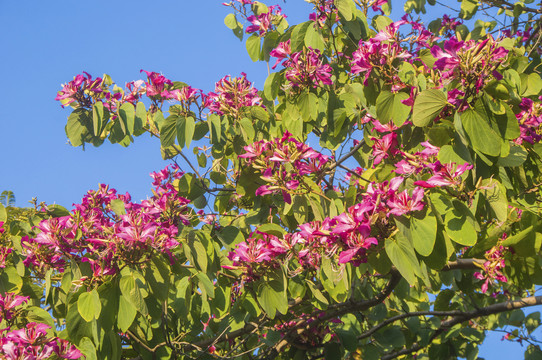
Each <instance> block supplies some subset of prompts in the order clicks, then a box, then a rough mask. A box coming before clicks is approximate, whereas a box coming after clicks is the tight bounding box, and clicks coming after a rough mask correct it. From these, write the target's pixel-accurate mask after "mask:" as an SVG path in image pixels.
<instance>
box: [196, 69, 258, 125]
mask: <svg viewBox="0 0 542 360" xmlns="http://www.w3.org/2000/svg"><path fill="white" fill-rule="evenodd" d="M241 75H242V76H241V77H236V78H232V77H231V76H229V75H228V76H225V77H224V78H222V79H220V80H219V81H218V82H217V83H216V85H215V91H214V92H210V93H209V94H207V97H206V98H205V105H206V106H207V107H208V108H209V110H210V111H211V112H213V113H215V114H219V115H232V116H235V117H237V116H238V115H239V111H240V110H241V108H243V107H245V106H262V105H261V101H262V99H261V98H260V97H259V96H258V90H257V89H256V88H254V87H253V86H252V83H251V82H250V81H248V80H247V74H245V73H241Z"/></svg>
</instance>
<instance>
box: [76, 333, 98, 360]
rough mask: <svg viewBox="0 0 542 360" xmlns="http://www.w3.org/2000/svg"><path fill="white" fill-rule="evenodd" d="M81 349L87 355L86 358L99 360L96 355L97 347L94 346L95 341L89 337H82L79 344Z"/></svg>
mask: <svg viewBox="0 0 542 360" xmlns="http://www.w3.org/2000/svg"><path fill="white" fill-rule="evenodd" d="M78 348H79V350H81V352H82V353H83V355H85V359H86V360H97V359H98V358H97V356H96V347H95V346H94V343H93V342H92V340H90V339H89V338H88V337H84V338H82V339H81V341H80V342H79V345H78Z"/></svg>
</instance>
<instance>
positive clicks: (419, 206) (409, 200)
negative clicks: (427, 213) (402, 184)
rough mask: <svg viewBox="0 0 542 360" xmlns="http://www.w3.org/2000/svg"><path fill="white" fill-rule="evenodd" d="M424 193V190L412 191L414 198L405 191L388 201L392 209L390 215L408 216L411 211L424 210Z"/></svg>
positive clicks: (416, 189)
mask: <svg viewBox="0 0 542 360" xmlns="http://www.w3.org/2000/svg"><path fill="white" fill-rule="evenodd" d="M423 197H424V191H423V189H422V188H419V187H417V188H415V189H414V190H413V191H412V197H410V196H409V195H408V191H407V190H405V191H403V192H402V193H400V194H398V195H396V196H394V197H392V198H391V199H390V200H388V202H387V205H388V206H389V207H390V209H391V210H390V213H391V214H393V215H395V216H401V215H405V214H408V213H409V212H411V211H418V210H423V208H424V206H425V203H424V202H422V199H423Z"/></svg>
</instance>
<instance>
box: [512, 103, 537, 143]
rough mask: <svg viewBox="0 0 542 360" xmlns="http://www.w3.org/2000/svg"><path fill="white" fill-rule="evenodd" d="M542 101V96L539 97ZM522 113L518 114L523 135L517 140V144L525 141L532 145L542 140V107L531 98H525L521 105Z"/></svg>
mask: <svg viewBox="0 0 542 360" xmlns="http://www.w3.org/2000/svg"><path fill="white" fill-rule="evenodd" d="M539 100H542V96H541V97H539ZM519 108H520V112H519V113H517V114H516V118H517V119H518V122H519V130H520V132H521V135H520V136H519V137H518V138H517V139H516V140H515V142H516V143H517V144H522V143H523V142H524V141H525V142H528V143H530V144H534V143H538V142H540V140H542V105H541V104H540V103H539V102H534V101H533V100H531V99H529V98H523V99H522V101H521V103H520V104H519Z"/></svg>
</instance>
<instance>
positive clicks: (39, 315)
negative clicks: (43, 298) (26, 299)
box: [26, 306, 55, 327]
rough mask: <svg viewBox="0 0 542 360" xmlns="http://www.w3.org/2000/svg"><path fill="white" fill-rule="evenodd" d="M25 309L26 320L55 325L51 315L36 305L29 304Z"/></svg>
mask: <svg viewBox="0 0 542 360" xmlns="http://www.w3.org/2000/svg"><path fill="white" fill-rule="evenodd" d="M26 311H28V314H27V315H26V319H27V320H29V321H31V322H37V323H44V324H47V325H49V326H50V327H55V322H54V320H53V318H52V317H51V314H49V313H48V312H47V311H46V310H44V309H42V308H40V307H38V306H29V307H27V308H26Z"/></svg>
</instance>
